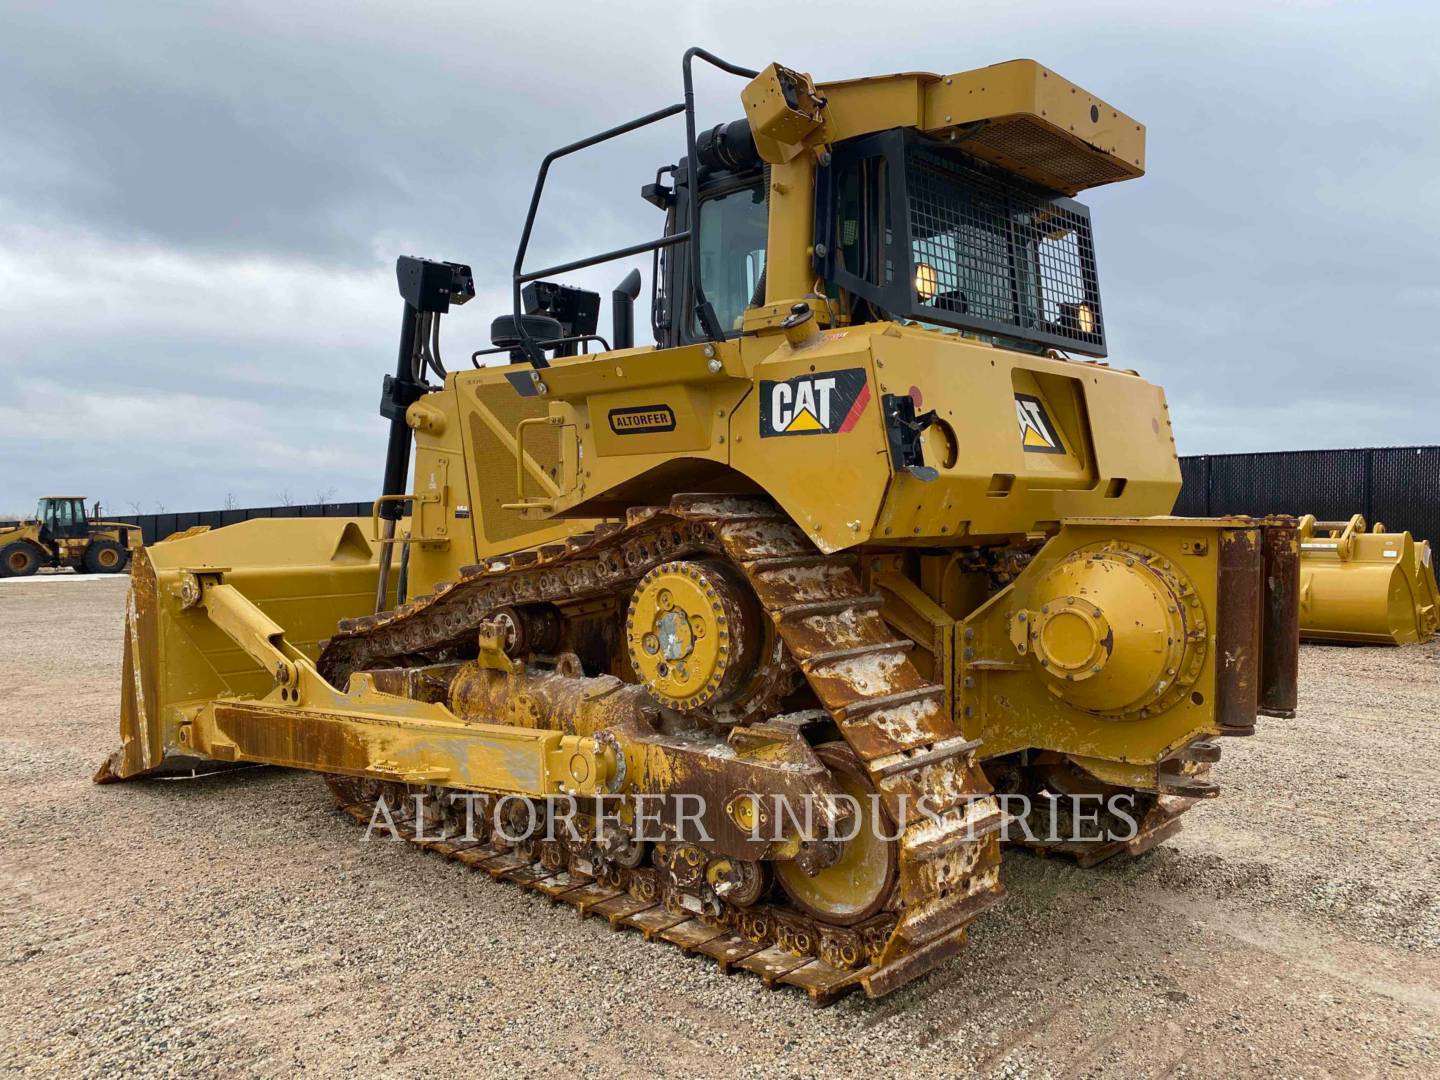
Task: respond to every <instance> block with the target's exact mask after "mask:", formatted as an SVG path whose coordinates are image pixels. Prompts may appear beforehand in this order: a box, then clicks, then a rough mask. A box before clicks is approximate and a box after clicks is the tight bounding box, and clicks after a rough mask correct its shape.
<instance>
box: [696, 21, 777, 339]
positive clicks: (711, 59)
mask: <svg viewBox="0 0 1440 1080" xmlns="http://www.w3.org/2000/svg"><path fill="white" fill-rule="evenodd" d="M697 56H698V57H699V58H700V59H701V60H704V61H705V62H706V63H708V64H711V65H712V66H714V67H717V68H719V69H720V70H721V71H724V72H728V73H729V74H731V75H738V76H740V77H741V78H743V79H753V78H755V77H756V76H757V75H759V74H760V73H759V72H758V71H752V70H750V69H749V68H742V67H739V66H737V65H735V64H731V63H728V62H727V61H725V60H721V59H720V58H719V57H718V56H716V55H715V54H714V53H711V52H707V51H706V50H704V49H702V48H699V47H698V46H696V47H692V48H689V49H686V50H685V58H684V60H683V61H682V62H681V68H682V71H683V75H684V82H685V162H686V164H685V182H686V183H687V184H688V185H689V187H690V197H689V198H688V199H686V200H685V207H686V209H685V231H686V233H688V234H689V235H690V236H691V237H692V238H693V239H692V240H691V243H690V288H691V295H692V296H693V297H694V298H695V320H696V322H698V323H699V324H700V329H701V331H702V332H703V333H704V334H705V336H706V337H707V338H709V339H710V340H711V341H712V342H718V341H721V340H722V339H723V338H724V337H725V331H724V330H722V329H721V328H720V320H719V319H718V318H716V316H715V309H714V308H713V307H711V306H710V301H709V300H707V299H706V298H705V286H704V284H703V283H702V282H701V281H700V163H699V160H698V156H699V149H698V147H697V146H696V144H695V81H694V78H693V76H692V74H691V70H690V61H691V60H692V59H694V58H695V57H697Z"/></svg>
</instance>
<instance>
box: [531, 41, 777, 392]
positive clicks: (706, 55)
mask: <svg viewBox="0 0 1440 1080" xmlns="http://www.w3.org/2000/svg"><path fill="white" fill-rule="evenodd" d="M697 56H698V57H699V58H700V59H701V60H704V61H705V62H706V63H708V64H711V65H712V66H714V67H717V68H719V69H720V70H721V71H724V72H727V73H729V74H731V75H738V76H740V77H741V78H746V79H753V78H755V77H756V76H757V75H759V74H760V73H759V72H758V71H752V70H751V69H750V68H743V67H740V66H739V65H737V64H731V63H729V62H728V61H725V60H721V59H720V58H719V57H718V56H716V55H714V54H713V53H711V52H707V51H706V50H705V49H701V48H698V47H697V48H691V49H687V50H686V52H685V56H684V59H683V61H682V63H681V69H682V74H683V77H684V79H683V81H684V84H685V100H684V101H683V102H680V103H678V104H675V105H667V106H665V107H664V108H663V109H656V110H655V111H654V112H652V113H646V114H645V115H644V116H640V117H636V118H635V119H634V120H629V121H627V122H626V123H623V124H618V125H616V126H615V127H612V128H607V129H606V130H604V131H601V132H599V133H598V134H595V135H591V136H589V137H587V138H584V139H580V140H579V141H577V142H573V143H570V144H569V145H567V146H562V147H560V148H559V149H558V150H552V151H550V153H548V154H546V155H545V158H544V160H543V161H541V163H540V172H539V174H538V175H537V176H536V177H535V190H534V191H532V192H531V194H530V208H529V210H528V211H527V212H526V214H525V227H524V228H523V229H522V230H521V232H520V246H519V248H518V249H517V250H516V252H515V266H514V274H513V281H512V285H513V291H514V307H515V327H516V330H517V331H518V333H519V337H520V346H519V348H520V350H521V351H522V352H523V353H524V354H525V357H526V359H528V360H529V361H530V363H531V365H532V366H534V367H537V368H545V367H549V366H550V361H549V360H547V359H546V357H545V351H544V346H543V345H542V344H541V343H540V342H537V341H536V340H535V339H534V338H533V337H531V336H530V333H529V331H528V330H527V329H526V327H525V322H524V320H523V319H522V318H521V317H520V316H521V310H520V309H521V307H522V301H521V297H520V289H521V286H522V285H524V284H525V283H526V282H528V281H534V280H536V279H538V278H542V277H546V276H548V275H551V274H563V273H567V272H569V271H571V270H580V269H583V268H585V267H587V266H595V265H597V264H599V263H603V262H613V261H614V260H616V259H625V258H629V257H630V256H632V255H640V254H643V253H644V252H647V251H655V252H658V251H659V250H660V249H661V248H664V247H672V246H673V245H675V244H681V243H684V242H686V241H689V242H690V258H689V262H690V276H691V278H692V279H693V286H694V297H695V315H696V318H697V319H698V320H699V323H700V328H701V330H703V331H704V333H705V335H706V336H707V337H708V338H709V339H710V340H711V341H720V340H721V339H722V338H723V337H724V336H725V335H724V332H723V331H722V330H721V329H720V321H719V319H717V318H716V317H715V310H714V308H712V307H711V306H710V302H709V301H708V300H706V298H705V290H704V288H703V286H702V285H701V283H700V218H699V211H698V210H697V208H696V205H695V204H696V199H695V198H694V193H695V191H696V189H697V188H698V186H699V185H698V184H697V183H696V182H695V181H696V178H697V177H698V175H699V171H700V170H699V166H698V163H697V161H696V145H695V83H694V78H693V75H692V72H691V62H692V61H693V60H694V58H695V57H697ZM681 112H683V113H684V114H685V150H686V154H687V155H688V157H687V161H688V163H689V164H688V166H687V167H688V170H689V181H688V182H689V183H690V187H691V198H690V199H689V202H688V209H687V211H686V222H685V228H684V229H682V230H677V231H676V232H673V233H671V234H670V235H669V236H662V237H660V239H658V240H650V241H646V242H645V243H640V244H631V245H629V246H627V247H623V248H617V249H615V250H614V251H608V252H605V253H603V254H600V255H594V256H590V257H588V258H584V259H574V260H572V261H570V262H566V263H560V264H558V265H556V266H549V267H546V268H545V269H544V270H535V271H530V272H526V270H525V253H526V251H527V250H528V249H529V247H530V235H531V233H532V232H533V231H534V228H535V214H536V212H537V211H538V210H539V208H540V193H541V192H542V191H543V190H544V188H545V178H546V177H547V176H548V175H549V172H550V165H551V163H553V162H555V161H557V160H559V159H560V158H562V157H566V156H568V155H570V154H574V153H576V152H578V151H580V150H586V149H588V148H590V147H592V146H594V145H596V144H597V143H602V142H605V141H607V140H609V139H613V138H616V137H617V136H620V135H625V134H628V133H629V132H631V131H634V130H636V129H637V128H642V127H645V126H647V125H649V124H654V123H657V122H658V121H661V120H666V119H668V118H670V117H672V116H674V115H675V114H676V113H681ZM677 224H678V223H677Z"/></svg>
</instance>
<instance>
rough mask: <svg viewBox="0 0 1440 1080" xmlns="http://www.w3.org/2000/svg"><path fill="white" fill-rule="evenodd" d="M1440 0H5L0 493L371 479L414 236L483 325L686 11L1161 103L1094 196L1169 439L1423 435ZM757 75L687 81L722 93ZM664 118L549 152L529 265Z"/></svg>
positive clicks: (1436, 303) (1439, 292) (374, 482)
mask: <svg viewBox="0 0 1440 1080" xmlns="http://www.w3.org/2000/svg"><path fill="white" fill-rule="evenodd" d="M1436 12H1437V7H1436V6H1435V5H1433V4H1428V3H1400V2H1393V3H1379V2H1377V3H1368V4H1366V3H1351V4H1343V3H1320V2H1310V3H1289V4H1268V3H1262V2H1258V0H1248V2H1243V3H1229V2H1223V0H1222V2H1212V3H1207V4H1183V5H1182V4H1174V5H1170V4H1162V3H1156V2H1141V0H1136V2H1132V3H1119V2H1111V0H1089V2H1087V3H1084V4H1077V3H1073V2H1065V3H1057V4H1048V3H1041V2H1038V0H1026V2H1025V3H1023V4H1021V3H998V2H974V0H972V2H965V3H953V2H952V3H946V2H944V0H928V2H921V3H912V2H910V0H887V2H886V3H884V4H883V5H877V4H875V3H873V0H871V2H865V3H852V2H849V0H831V2H829V3H827V4H826V5H824V6H823V8H820V9H812V8H806V7H803V6H788V7H787V6H786V5H780V4H775V3H773V0H771V2H757V3H739V2H721V0H710V2H708V3H705V4H704V5H689V4H684V3H672V4H669V5H636V4H628V3H624V2H619V0H609V2H607V3H605V4H591V3H578V2H572V0H550V2H549V3H530V4H500V3H488V2H482V0H472V2H470V3H452V2H449V0H433V2H431V3H427V4H425V5H415V4H405V3H395V2H393V0H392V2H388V3H351V4H331V3H326V2H324V0H309V2H306V3H295V2H293V0H291V2H286V3H255V2H250V0H226V2H225V3H215V4H208V3H197V2H188V3H185V2H179V3H170V2H161V0H148V2H147V0H124V2H116V0H108V2H106V0H96V2H91V0H59V2H57V0H49V2H36V3H30V2H24V0H0V103H3V104H0V391H3V392H0V463H3V468H0V511H7V510H19V509H23V508H26V507H28V506H30V505H33V502H34V499H35V497H36V496H37V495H40V494H43V493H46V492H50V491H55V492H70V493H76V494H80V493H83V494H86V495H89V496H92V497H98V498H99V499H100V500H101V501H102V502H103V503H104V504H105V505H106V506H107V507H109V508H110V509H111V510H113V511H115V512H117V513H118V512H129V511H130V510H131V509H132V507H133V506H135V505H138V506H139V507H141V508H143V509H144V510H145V511H151V510H155V509H157V507H160V506H164V507H166V508H168V509H170V510H183V509H207V508H213V507H217V506H220V505H222V504H223V503H224V502H225V500H226V499H227V498H229V499H233V500H234V501H235V503H236V504H237V505H256V504H268V503H274V502H277V501H281V500H282V498H285V497H288V498H290V499H293V500H297V501H312V500H314V499H315V498H316V497H317V495H320V494H322V493H333V494H332V497H333V498H338V499H368V498H370V497H372V496H373V494H374V492H375V489H376V488H377V487H378V484H379V477H380V472H381V465H382V460H381V459H382V456H383V447H384V422H383V421H382V420H381V419H380V418H379V417H378V415H377V414H376V404H377V400H378V394H379V383H380V379H381V376H382V374H383V373H384V372H385V371H386V370H387V369H388V368H391V367H392V366H393V364H394V353H395V344H396V334H397V331H398V320H399V299H398V297H397V294H396V292H395V285H394V277H393V271H392V269H391V268H392V266H393V261H394V257H395V256H396V255H397V254H400V253H414V254H423V255H427V256H431V257H434V258H442V259H451V260H456V261H462V262H468V263H470V264H471V265H472V266H473V268H474V270H475V275H476V283H477V287H478V289H479V291H480V295H479V297H478V298H477V300H476V301H474V302H473V303H471V304H470V305H468V306H467V307H466V308H464V309H462V310H460V311H459V312H458V313H457V314H456V315H454V316H453V317H451V318H450V319H448V320H447V322H446V331H447V336H446V339H445V341H444V342H443V343H442V344H444V345H445V346H446V350H445V351H446V353H447V358H448V360H449V361H450V363H451V366H454V365H455V362H456V361H457V360H458V359H460V357H461V353H462V351H463V352H464V353H468V352H469V351H470V350H472V349H475V348H479V347H482V346H483V345H485V344H487V342H486V340H485V339H486V336H487V332H488V326H489V320H490V318H491V317H492V316H493V315H494V314H496V313H498V312H499V311H501V310H506V309H508V306H509V301H508V299H507V297H508V274H509V267H510V264H511V261H512V259H513V255H514V247H515V242H516V240H517V238H518V233H519V227H520V224H521V219H522V214H523V211H524V207H525V204H526V201H527V200H528V197H529V191H530V185H531V183H532V182H533V176H534V170H535V167H536V165H537V164H538V161H539V159H540V157H541V156H543V154H544V153H545V152H546V151H548V150H550V149H552V148H554V147H555V146H558V145H560V144H562V143H565V142H569V141H571V140H572V139H574V138H577V137H579V136H582V135H585V134H588V133H590V132H592V131H594V130H598V129H599V128H601V127H605V126H609V125H610V124H613V123H616V122H619V121H621V120H625V119H628V118H629V117H631V116H634V115H638V114H640V113H643V112H647V111H649V110H651V109H653V108H656V107H658V106H660V105H662V104H667V103H670V102H672V101H675V100H678V99H679V96H680V86H679V58H680V53H681V52H682V51H683V49H684V48H685V47H686V46H688V45H691V44H702V45H705V46H706V47H708V48H710V49H711V50H712V51H715V52H718V53H719V54H720V55H722V56H725V57H726V58H728V59H731V60H733V61H735V62H737V63H741V64H744V65H747V66H751V67H760V66H763V65H764V64H765V63H767V62H769V61H771V60H780V61H782V62H784V63H785V64H788V65H789V66H792V67H797V68H801V69H803V70H806V71H809V72H811V73H812V74H813V75H814V76H815V77H816V78H817V80H824V79H836V78H848V77H852V76H857V75H865V74H879V73H883V72H887V71H896V70H916V69H919V70H930V71H941V72H949V71H961V70H965V69H968V68H972V67H979V66H983V65H985V64H989V63H994V62H996V61H1000V60H1005V59H1010V58H1012V57H1016V56H1031V57H1034V58H1035V59H1037V60H1040V61H1041V62H1043V63H1045V64H1047V65H1048V66H1050V67H1053V68H1055V69H1057V70H1059V71H1060V72H1061V73H1062V74H1064V75H1066V76H1067V77H1069V78H1071V79H1073V80H1075V81H1076V82H1078V83H1080V84H1081V85H1082V86H1084V87H1085V88H1087V89H1089V90H1092V91H1093V92H1095V93H1097V94H1099V95H1100V96H1101V97H1104V98H1106V99H1107V100H1109V101H1111V102H1113V103H1114V104H1115V105H1117V106H1118V107H1120V108H1122V109H1124V110H1126V111H1127V112H1129V113H1131V114H1132V115H1133V116H1135V117H1137V118H1138V119H1140V120H1141V121H1143V122H1144V123H1145V124H1147V125H1148V128H1149V150H1148V162H1147V164H1148V169H1149V172H1148V175H1147V176H1145V177H1144V178H1142V179H1140V180H1138V181H1132V182H1129V183H1125V184H1120V185H1115V186H1113V187H1107V188H1103V189H1100V190H1098V191H1095V192H1091V193H1089V194H1087V195H1086V196H1083V197H1082V198H1083V201H1086V202H1088V203H1089V204H1090V206H1091V207H1092V210H1093V213H1094V219H1095V227H1096V236H1097V251H1098V256H1099V261H1100V280H1101V287H1102V291H1103V293H1104V297H1105V303H1106V312H1107V320H1106V321H1107V329H1108V330H1109V334H1110V341H1111V362H1112V363H1115V364H1117V365H1119V366H1124V367H1134V368H1137V369H1139V370H1140V371H1141V372H1142V373H1143V374H1145V375H1146V376H1147V377H1149V378H1151V379H1152V380H1154V381H1156V382H1158V383H1160V384H1162V385H1163V386H1165V387H1166V390H1167V393H1168V394H1169V398H1170V403H1171V408H1172V410H1173V413H1174V417H1175V422H1176V428H1177V432H1178V437H1179V440H1180V447H1181V451H1182V452H1183V453H1223V452H1226V451H1236V450H1256V449H1284V448H1301V447H1327V446H1352V445H1380V444H1403V443H1412V442H1427V443H1433V442H1437V441H1440V375H1437V366H1440V364H1437V361H1440V355H1437V353H1440V350H1437V348H1436V344H1435V340H1436V338H1435V334H1436V330H1437V327H1440V319H1437V316H1440V260H1437V250H1440V182H1437V180H1436V177H1437V176H1440V122H1437V117H1440V66H1437V65H1436V63H1435V61H1434V56H1433V47H1434V43H1435V41H1436V40H1440V17H1437V14H1436ZM877 13H880V21H879V22H878V23H877V22H876V21H875V20H876V18H877ZM738 91H739V82H738V80H734V79H729V78H726V77H723V76H709V75H707V76H704V77H702V79H701V81H700V83H699V93H700V97H701V109H700V113H701V122H702V123H704V122H705V121H706V120H707V119H708V120H709V121H710V122H712V123H713V122H717V121H719V120H726V119H731V118H733V117H735V116H738V115H739V112H740V110H739V105H738V97H737V95H738ZM680 141H681V128H680V125H679V123H675V122H672V123H671V124H670V125H668V126H664V127H657V128H652V129H648V130H647V131H645V132H643V133H637V134H636V135H633V136H631V137H630V138H628V139H627V140H625V141H622V142H616V143H612V144H610V145H609V146H608V147H606V148H605V149H604V150H603V152H599V153H595V154H592V155H590V156H589V157H586V158H577V159H573V160H572V161H571V162H570V163H567V164H566V165H564V166H562V167H561V168H560V169H559V170H558V171H557V173H556V174H555V176H554V177H553V179H552V186H551V188H550V189H548V195H547V200H546V203H545V204H544V207H543V209H542V217H543V222H542V226H541V228H540V229H539V231H538V232H537V238H536V243H535V246H534V247H533V248H532V250H533V252H534V258H535V260H536V262H535V263H534V265H541V264H542V263H549V262H560V261H563V260H565V259H567V258H571V257H575V256H578V255H583V254H587V253H589V252H592V251H594V250H598V249H600V248H602V247H610V246H618V245H620V244H624V243H629V242H633V241H635V240H639V239H646V238H649V237H650V236H652V235H654V234H655V233H656V232H657V231H658V229H659V225H660V221H659V214H658V212H657V211H655V210H654V209H652V208H651V207H649V206H648V205H647V204H645V203H643V202H641V201H640V199H639V197H638V190H639V187H640V185H641V184H642V183H644V182H646V181H647V180H649V179H650V178H651V177H652V176H653V174H654V170H655V168H656V166H657V165H659V164H663V163H668V162H671V161H673V160H674V159H675V158H676V157H677V156H678V155H679V153H680ZM625 269H626V268H625V267H624V266H623V265H612V266H609V267H604V268H601V269H599V270H598V271H595V272H592V273H590V274H581V275H576V276H575V277H574V278H573V279H572V280H573V281H574V282H575V283H577V284H584V285H587V286H588V287H591V288H600V289H602V290H603V291H604V292H605V293H606V294H608V290H609V288H610V287H611V285H612V284H613V282H614V281H617V280H618V279H619V278H620V277H621V276H623V274H624V271H625ZM644 271H645V273H646V276H647V281H646V287H647V291H648V286H649V282H648V273H649V267H648V265H646V266H645V268H644ZM602 329H603V327H602Z"/></svg>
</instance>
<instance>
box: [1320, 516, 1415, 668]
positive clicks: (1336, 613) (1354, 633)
mask: <svg viewBox="0 0 1440 1080" xmlns="http://www.w3.org/2000/svg"><path fill="white" fill-rule="evenodd" d="M1437 624H1440V589H1437V588H1436V583H1435V563H1434V560H1433V558H1432V557H1431V552H1430V544H1429V542H1428V541H1425V540H1419V541H1417V540H1414V539H1413V538H1412V537H1411V536H1410V534H1409V533H1408V532H1399V533H1392V532H1385V526H1384V525H1383V524H1380V523H1378V522H1377V523H1376V525H1375V527H1374V529H1373V530H1372V531H1369V532H1367V531H1366V529H1365V519H1364V518H1363V517H1361V516H1360V515H1359V514H1356V515H1355V516H1354V517H1352V518H1351V519H1350V520H1349V521H1316V520H1315V517H1314V515H1312V514H1306V515H1305V516H1304V517H1302V518H1301V519H1300V636H1301V637H1302V638H1304V639H1305V640H1306V641H1342V642H1357V643H1361V644H1369V645H1411V644H1415V643H1416V642H1421V641H1428V640H1429V639H1430V638H1431V637H1432V636H1433V635H1434V633H1435V630H1436V626H1437Z"/></svg>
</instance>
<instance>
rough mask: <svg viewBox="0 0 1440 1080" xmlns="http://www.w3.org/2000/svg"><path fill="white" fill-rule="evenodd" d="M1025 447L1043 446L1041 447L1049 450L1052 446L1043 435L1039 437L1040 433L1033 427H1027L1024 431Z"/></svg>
mask: <svg viewBox="0 0 1440 1080" xmlns="http://www.w3.org/2000/svg"><path fill="white" fill-rule="evenodd" d="M1025 445H1026V446H1043V447H1045V448H1046V449H1049V448H1051V447H1052V446H1053V445H1054V444H1053V443H1051V442H1050V441H1049V440H1048V439H1046V438H1045V436H1044V435H1041V434H1040V432H1039V431H1037V430H1036V429H1035V428H1033V427H1027V428H1026V429H1025Z"/></svg>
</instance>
